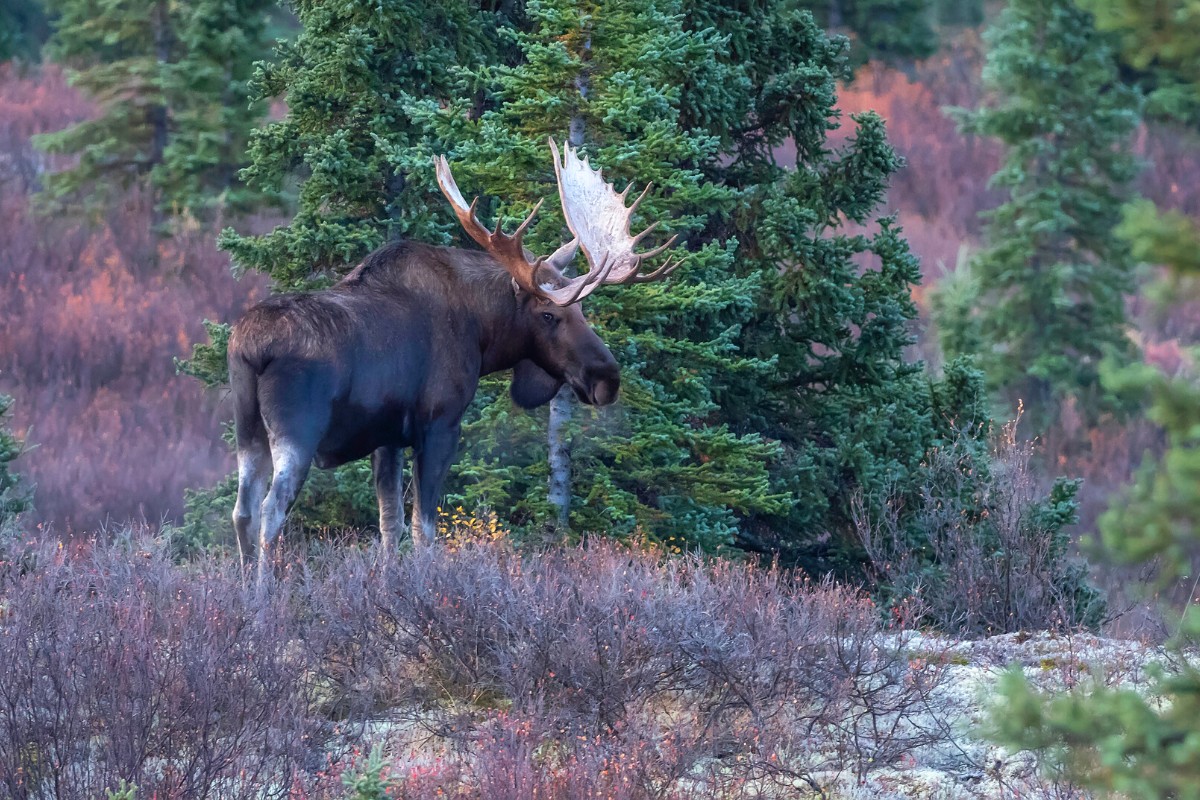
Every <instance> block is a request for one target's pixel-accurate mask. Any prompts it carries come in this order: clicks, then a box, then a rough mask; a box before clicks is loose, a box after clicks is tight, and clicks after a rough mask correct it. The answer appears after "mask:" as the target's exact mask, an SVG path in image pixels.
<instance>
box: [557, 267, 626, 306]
mask: <svg viewBox="0 0 1200 800" xmlns="http://www.w3.org/2000/svg"><path fill="white" fill-rule="evenodd" d="M611 270H612V262H610V261H608V260H607V257H605V258H604V259H603V260H601V262H600V266H599V267H597V268H596V269H593V270H591V271H589V272H588V273H587V274H585V275H580V276H579V277H578V278H575V279H573V280H572V281H570V282H569V283H567V285H566V286H562V287H559V288H558V289H548V288H546V287H544V286H543V287H542V291H543V292H544V293H545V294H546V296H547V299H549V300H550V301H551V302H553V303H555V304H556V305H560V306H569V305H571V304H572V303H578V302H579V301H581V300H583V299H584V298H585V297H587V296H588V295H589V294H591V293H592V292H594V291H596V289H598V288H599V287H600V286H601V285H603V283H604V282H605V281H604V278H605V277H607V275H608V273H609V272H610V271H611Z"/></svg>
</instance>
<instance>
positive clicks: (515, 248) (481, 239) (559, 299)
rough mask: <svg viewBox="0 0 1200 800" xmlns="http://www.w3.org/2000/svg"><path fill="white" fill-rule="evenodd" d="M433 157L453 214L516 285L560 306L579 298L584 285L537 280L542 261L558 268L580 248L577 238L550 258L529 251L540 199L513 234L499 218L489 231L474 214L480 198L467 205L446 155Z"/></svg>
mask: <svg viewBox="0 0 1200 800" xmlns="http://www.w3.org/2000/svg"><path fill="white" fill-rule="evenodd" d="M433 161H434V165H435V166H436V167H437V181H438V186H439V187H441V190H442V194H444V195H446V199H447V200H449V201H450V205H451V206H452V207H453V208H454V214H455V216H457V217H458V221H459V222H460V223H461V224H462V226H463V229H464V230H465V231H466V232H467V235H468V236H470V237H471V238H472V239H474V240H475V241H476V243H478V244H479V246H480V247H482V248H483V249H484V250H486V251H487V252H488V253H490V254H491V256H492V257H493V258H495V259H496V260H497V261H499V262H500V264H501V266H503V267H504V268H505V269H506V270H507V271H508V274H509V275H511V276H512V279H513V281H515V282H516V284H517V286H519V287H521V288H522V289H524V290H525V291H527V292H529V293H530V294H533V295H535V296H537V297H541V298H543V299H545V300H549V301H550V302H552V303H555V304H557V305H560V306H566V305H570V304H571V303H574V302H576V300H578V299H579V295H580V293H581V292H582V291H583V287H576V286H574V285H568V286H563V287H553V286H542V285H540V284H539V283H538V281H537V271H538V269H540V268H541V266H542V265H543V264H549V265H550V266H552V267H554V268H555V269H558V270H561V269H563V268H564V267H566V265H568V264H570V263H571V261H572V259H574V258H575V253H576V252H577V251H578V250H579V243H578V241H575V240H572V241H570V242H567V243H566V244H564V245H563V246H562V247H560V248H558V249H557V250H555V251H554V253H553V255H551V256H550V257H549V258H537V259H534V258H531V257H530V255H529V252H528V251H527V250H526V249H525V248H524V246H523V245H522V244H521V242H522V240H523V239H524V238H525V231H526V230H528V228H529V225H530V224H531V223H532V222H533V218H534V216H535V215H536V214H537V212H538V209H540V208H541V207H542V201H541V200H539V201H538V204H537V205H536V206H534V207H533V211H531V212H529V216H528V217H526V218H525V221H524V222H522V223H521V224H520V225H518V226H517V229H516V230H515V231H513V234H512V235H511V236H509V235H508V234H506V233H504V232H503V231H502V230H501V229H500V226H501V222H500V220H496V230H494V231H489V230H488V229H487V227H486V226H484V224H483V223H482V222H480V221H479V218H478V217H476V216H475V206H477V205H478V204H479V198H478V197H476V198H475V199H474V200H472V201H471V204H470V205H469V206H468V205H467V201H466V200H464V199H463V196H462V192H460V191H459V190H458V184H457V183H455V182H454V175H453V174H452V173H451V172H450V164H449V163H447V161H446V157H445V156H438V157H437V158H435V159H434V160H433ZM585 277H586V276H585Z"/></svg>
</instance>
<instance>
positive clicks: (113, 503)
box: [0, 65, 262, 529]
mask: <svg viewBox="0 0 1200 800" xmlns="http://www.w3.org/2000/svg"><path fill="white" fill-rule="evenodd" d="M87 113H88V108H87V106H86V104H84V103H83V102H82V101H81V100H80V99H79V97H78V96H77V95H76V93H75V92H74V91H72V90H71V89H70V88H69V87H67V86H66V85H65V83H64V81H63V78H62V75H61V73H60V72H59V71H58V70H57V69H54V68H52V67H47V68H45V69H44V70H43V71H42V72H40V73H36V74H32V75H29V76H23V75H21V74H19V73H17V72H16V71H15V70H13V69H12V68H11V67H8V66H3V65H0V241H3V242H4V246H3V247H2V248H0V391H4V392H8V393H11V394H13V395H14V396H15V397H16V398H17V403H16V405H15V407H14V422H15V425H16V427H17V430H18V431H20V432H21V433H23V434H24V436H25V438H26V439H27V441H28V442H29V443H30V444H31V445H34V446H35V447H34V449H33V450H32V451H31V452H29V453H28V454H27V455H26V456H24V457H23V458H22V460H21V462H20V464H19V468H20V469H21V471H22V473H23V474H25V475H26V476H27V477H28V478H29V479H30V480H31V481H32V482H33V483H35V484H36V486H37V494H36V498H35V506H36V511H37V514H38V516H39V518H40V519H42V520H45V521H54V522H56V523H58V524H59V525H60V526H62V527H65V528H67V529H71V528H74V529H91V528H94V527H95V526H96V525H99V524H103V523H104V522H106V521H107V520H109V519H115V520H125V519H129V518H134V517H142V518H151V519H157V518H159V517H161V516H173V515H175V514H177V513H179V512H180V511H181V508H182V500H183V490H184V489H185V488H187V487H194V486H198V485H204V484H210V483H212V482H213V481H215V479H216V478H217V477H218V476H219V475H222V474H224V473H226V472H227V471H228V470H229V469H230V468H231V465H232V460H231V458H230V456H229V455H228V453H227V448H226V447H225V445H224V444H223V443H222V442H221V440H220V431H221V419H222V418H223V417H224V416H225V415H224V414H223V413H217V411H216V409H215V398H213V397H208V396H205V394H204V392H203V390H202V389H201V388H200V386H199V385H198V384H197V383H196V382H194V381H192V380H190V379H186V378H179V377H176V375H175V366H174V361H173V359H174V358H176V357H181V356H185V355H187V354H188V353H189V352H190V349H191V343H192V342H194V341H197V340H199V339H200V338H202V337H203V329H202V327H201V320H203V319H204V318H206V317H208V318H215V319H228V318H230V317H232V316H234V315H235V314H236V313H237V311H238V310H239V309H240V308H242V307H243V306H245V305H246V304H247V302H248V298H249V296H250V295H251V294H252V292H253V291H254V290H255V289H256V288H259V287H261V285H262V284H261V282H255V281H248V282H246V283H242V284H239V283H238V282H237V281H235V280H234V279H233V277H232V276H231V275H230V273H229V268H228V263H229V262H228V258H227V257H226V256H225V255H223V254H221V253H219V252H218V251H217V250H216V247H215V244H214V234H213V233H212V232H210V231H184V232H182V233H180V234H179V235H177V236H175V237H174V238H172V239H170V240H161V241H160V240H159V239H158V238H157V237H156V236H155V235H154V234H153V233H151V231H150V228H149V220H150V214H149V209H148V207H147V204H146V200H145V198H144V197H141V196H139V195H138V194H137V193H136V192H131V193H129V194H128V195H127V196H126V199H125V200H124V202H122V203H120V204H119V205H118V206H116V207H114V208H112V209H110V210H109V212H108V213H107V215H106V216H105V217H104V218H103V219H101V220H97V221H95V222H94V223H87V222H84V221H80V220H73V219H67V218H51V217H47V216H43V215H38V214H36V213H35V212H34V211H33V209H32V203H33V199H34V198H33V193H34V192H35V191H36V189H37V187H38V180H39V178H40V176H41V175H42V174H43V173H44V172H45V171H46V170H47V169H50V168H52V167H55V166H57V165H55V164H53V163H51V160H50V159H49V158H48V157H46V156H45V155H43V154H41V153H40V152H39V151H37V150H36V149H35V148H33V146H32V145H31V144H30V141H29V139H30V136H31V135H33V134H35V133H39V132H44V131H50V130H55V129H58V128H61V127H63V126H65V125H67V124H68V123H70V122H73V121H75V120H78V119H80V118H82V117H83V116H85V115H86V114H87Z"/></svg>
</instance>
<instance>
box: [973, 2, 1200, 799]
mask: <svg viewBox="0 0 1200 800" xmlns="http://www.w3.org/2000/svg"><path fill="white" fill-rule="evenodd" d="M1086 5H1087V6H1089V7H1092V8H1094V9H1095V10H1096V12H1097V18H1098V22H1099V23H1100V24H1101V25H1103V26H1104V27H1105V29H1106V30H1113V31H1114V32H1115V33H1116V34H1118V35H1119V36H1120V37H1121V40H1122V41H1123V42H1124V43H1125V47H1126V50H1127V52H1128V54H1129V55H1130V56H1131V57H1133V58H1136V60H1137V61H1136V63H1140V64H1155V65H1157V68H1158V69H1161V70H1162V73H1160V77H1162V78H1163V79H1164V80H1162V81H1161V82H1160V83H1159V85H1160V86H1161V87H1164V88H1166V89H1167V90H1168V94H1169V95H1170V97H1173V98H1175V99H1178V98H1183V97H1188V96H1200V69H1198V68H1197V66H1196V65H1197V61H1196V58H1195V56H1196V55H1197V54H1198V53H1200V48H1198V46H1197V42H1196V40H1195V38H1194V36H1193V31H1194V30H1195V25H1196V24H1197V23H1200V4H1198V3H1197V2H1195V0H1170V2H1166V3H1159V4H1149V5H1148V4H1144V3H1136V2H1126V1H1125V0H1120V2H1114V3H1104V4H1101V3H1098V2H1088V3H1087V4H1086ZM1164 20H1169V21H1170V22H1171V24H1169V25H1162V24H1160V23H1162V22H1163V21H1164ZM1133 78H1134V79H1135V80H1136V79H1138V76H1136V75H1135V76H1133ZM1193 107H1194V106H1193V104H1192V103H1190V102H1184V103H1174V102H1164V103H1161V104H1160V105H1159V109H1160V110H1168V109H1171V108H1174V109H1175V111H1176V113H1178V114H1179V115H1180V116H1179V117H1178V119H1179V121H1181V122H1188V123H1189V124H1192V125H1195V119H1196V117H1195V116H1194V115H1193V111H1192V109H1193ZM1118 233H1119V234H1120V235H1121V236H1122V237H1123V238H1124V239H1126V240H1127V241H1128V242H1129V243H1130V245H1131V247H1132V249H1133V253H1134V256H1135V257H1136V258H1137V259H1138V260H1139V261H1142V262H1146V263H1151V264H1165V265H1167V266H1168V267H1170V269H1171V273H1172V277H1171V278H1170V280H1169V282H1168V284H1167V286H1166V287H1164V289H1166V290H1167V291H1163V292H1161V294H1162V295H1163V296H1164V297H1169V298H1171V302H1180V301H1182V300H1185V299H1188V300H1192V301H1194V299H1195V297H1196V287H1197V283H1196V279H1197V277H1200V225H1198V224H1197V222H1196V220H1194V219H1189V218H1187V217H1184V216H1183V215H1181V214H1179V213H1175V212H1172V213H1165V214H1164V213H1160V212H1158V211H1157V210H1156V209H1155V208H1154V207H1153V205H1151V204H1150V203H1148V202H1144V201H1142V202H1139V203H1136V204H1134V205H1132V206H1130V207H1129V208H1128V209H1127V210H1126V212H1125V214H1124V219H1123V221H1122V224H1121V226H1120V229H1119V231H1118ZM1189 352H1190V355H1191V364H1190V366H1189V367H1188V368H1187V369H1186V370H1185V371H1184V372H1182V373H1181V374H1179V375H1177V376H1174V377H1167V376H1165V375H1163V374H1161V373H1159V372H1158V371H1157V370H1155V369H1154V368H1152V367H1149V366H1145V365H1136V366H1131V367H1127V368H1125V369H1120V370H1114V371H1113V372H1112V374H1111V375H1109V376H1107V380H1106V382H1107V383H1108V384H1109V386H1110V387H1111V388H1112V389H1113V391H1117V392H1134V393H1137V394H1140V395H1145V396H1147V397H1148V398H1149V400H1150V401H1151V405H1150V417H1151V419H1152V420H1153V421H1154V422H1156V423H1157V424H1158V425H1160V426H1161V427H1162V429H1163V432H1164V434H1165V437H1166V440H1167V450H1166V452H1165V453H1164V454H1163V456H1162V457H1161V458H1158V459H1153V460H1149V461H1147V463H1146V464H1145V465H1144V466H1143V467H1142V469H1141V470H1140V471H1139V473H1138V474H1137V475H1136V477H1135V479H1134V482H1133V485H1132V486H1131V487H1129V488H1128V489H1127V490H1126V491H1125V492H1123V493H1122V494H1121V495H1120V496H1118V497H1117V498H1115V500H1114V502H1113V505H1112V507H1111V508H1110V510H1109V511H1108V512H1107V513H1106V514H1105V516H1104V517H1102V518H1101V520H1100V529H1101V534H1102V538H1103V545H1104V548H1105V550H1106V551H1107V552H1108V553H1110V554H1112V555H1114V556H1116V557H1117V558H1119V559H1121V560H1123V561H1125V562H1128V563H1131V564H1147V563H1148V564H1152V565H1154V566H1155V569H1156V571H1157V572H1158V575H1157V578H1156V580H1155V581H1154V584H1155V585H1157V586H1162V585H1165V584H1166V583H1167V582H1170V581H1172V580H1177V579H1180V578H1183V579H1185V580H1186V581H1187V583H1186V585H1188V586H1191V585H1192V581H1191V580H1189V579H1188V578H1190V576H1192V575H1194V573H1195V568H1196V565H1195V561H1194V559H1195V553H1196V545H1197V540H1198V538H1200V375H1198V374H1197V371H1196V368H1195V365H1196V364H1197V363H1200V348H1195V347H1193V348H1190V351H1189ZM1175 613H1178V614H1179V618H1178V634H1177V636H1176V637H1175V638H1174V640H1173V641H1172V642H1171V643H1170V646H1171V647H1173V648H1176V649H1179V650H1183V651H1188V650H1190V651H1193V652H1194V648H1195V646H1196V644H1197V642H1198V641H1200V614H1198V613H1197V610H1196V606H1195V604H1194V603H1193V602H1190V599H1189V602H1188V603H1187V605H1186V608H1185V609H1183V610H1182V611H1176V612H1175ZM1003 694H1004V700H1003V703H1002V704H1001V705H1000V706H999V712H1000V713H997V714H995V715H994V720H993V723H994V725H995V727H996V733H997V736H998V738H1000V739H1001V740H1002V741H1004V742H1006V743H1008V744H1009V745H1011V746H1014V747H1022V748H1037V749H1042V750H1044V751H1045V753H1046V755H1047V756H1048V757H1049V758H1050V760H1051V761H1053V762H1055V763H1058V764H1060V765H1061V766H1063V767H1065V768H1066V770H1067V772H1068V775H1069V776H1070V777H1071V778H1072V779H1073V780H1074V781H1076V782H1078V783H1079V784H1081V785H1083V786H1085V787H1087V788H1090V789H1095V790H1097V791H1099V792H1101V793H1119V794H1121V795H1122V796H1127V797H1139V798H1147V799H1148V800H1167V798H1173V799H1175V800H1186V799H1187V798H1192V800H1195V798H1198V797H1200V670H1198V669H1196V667H1195V665H1194V662H1191V661H1190V660H1189V658H1188V657H1186V656H1185V657H1183V658H1177V659H1175V660H1174V662H1173V664H1172V666H1171V668H1170V669H1164V670H1162V672H1161V674H1160V676H1159V678H1158V680H1157V682H1156V684H1155V685H1154V687H1153V690H1152V691H1151V693H1150V696H1148V697H1147V696H1144V695H1143V694H1139V693H1137V692H1134V691H1132V690H1124V689H1119V688H1105V687H1099V688H1095V689H1093V690H1091V691H1090V692H1085V691H1075V692H1072V693H1069V694H1067V695H1065V696H1058V697H1054V698H1048V697H1043V696H1039V695H1038V694H1037V693H1036V692H1034V691H1033V690H1032V689H1031V688H1030V687H1029V686H1028V684H1026V683H1025V682H1024V681H1023V680H1022V679H1021V678H1020V676H1017V675H1013V676H1010V677H1009V678H1008V679H1007V681H1006V684H1005V685H1004V686H1003Z"/></svg>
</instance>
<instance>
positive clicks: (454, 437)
mask: <svg viewBox="0 0 1200 800" xmlns="http://www.w3.org/2000/svg"><path fill="white" fill-rule="evenodd" d="M549 145H550V149H551V151H552V153H553V157H554V171H555V176H556V178H557V182H558V191H559V196H560V198H561V200H562V209H563V214H564V216H565V218H566V222H567V226H568V228H569V230H570V232H571V234H572V235H573V237H574V238H572V239H571V241H569V242H567V243H566V244H564V245H562V246H561V247H560V248H558V249H557V250H556V251H555V252H554V253H552V254H551V255H549V256H534V255H533V254H531V253H530V252H529V251H528V250H526V249H525V248H524V246H523V245H522V240H523V237H524V234H525V232H526V230H527V229H528V228H529V225H530V224H531V223H532V222H533V219H534V216H535V215H536V214H537V213H538V210H539V209H540V208H541V205H542V203H541V202H538V204H537V205H536V206H535V207H534V208H533V210H532V211H531V212H530V214H529V216H528V217H526V218H525V220H524V221H523V222H522V223H521V224H520V225H519V226H518V227H517V228H516V230H515V231H514V232H513V233H512V234H511V235H509V234H506V233H504V232H503V231H502V228H501V224H500V222H499V221H497V224H496V228H495V230H489V229H488V228H487V227H485V226H484V225H483V223H481V222H480V221H479V219H478V218H477V217H476V215H475V209H476V206H477V204H478V202H479V198H478V197H476V198H475V200H474V201H472V202H471V204H470V205H468V204H467V203H466V202H465V200H464V199H463V196H462V193H461V192H460V191H459V189H458V186H457V185H456V184H455V181H454V177H453V175H452V174H451V172H450V165H449V163H448V162H447V161H446V158H445V156H439V157H437V158H435V159H434V164H435V169H436V173H437V182H438V185H439V187H440V188H441V190H442V193H443V194H444V195H445V196H446V199H447V200H449V202H450V205H451V206H452V208H453V210H454V213H455V215H456V216H457V217H458V220H459V222H460V223H461V224H462V226H463V228H464V229H465V230H466V233H467V235H468V236H470V237H471V239H473V240H474V241H475V242H476V243H478V244H479V245H480V246H481V247H482V248H483V250H484V252H477V251H470V250H462V249H457V248H452V247H438V246H433V245H427V244H420V243H416V242H409V241H402V242H393V243H391V244H387V245H384V246H383V247H381V248H380V249H378V250H376V251H375V252H373V253H371V254H370V255H369V256H367V257H366V258H365V259H364V260H363V261H362V263H360V264H359V265H358V266H356V267H355V268H354V269H353V270H352V271H350V272H349V273H348V274H347V275H346V276H345V277H344V278H343V279H342V280H341V281H340V282H339V283H337V284H335V285H334V286H332V287H330V288H328V289H324V290H322V291H317V292H311V293H300V294H282V295H276V296H273V297H271V298H269V299H267V300H264V301H262V302H260V303H258V304H257V305H255V306H253V307H252V308H251V309H250V310H249V311H247V312H246V314H245V315H244V316H243V317H242V318H241V319H240V320H239V321H238V322H237V323H236V324H235V325H234V327H233V330H232V332H231V334H230V337H229V350H228V353H229V380H230V385H231V388H232V396H233V406H234V430H235V434H236V443H237V462H238V493H237V504H236V506H235V508H234V511H233V522H234V528H235V530H236V531H237V541H238V550H239V552H240V555H241V558H242V562H243V564H246V563H248V562H249V561H251V560H253V559H254V558H255V554H256V553H255V551H256V544H257V558H258V576H259V579H260V580H262V579H263V578H264V571H265V569H266V564H267V562H268V561H269V559H270V557H271V553H272V547H273V544H274V543H275V542H276V540H277V538H278V536H279V533H280V530H281V528H282V527H283V524H284V520H285V518H286V516H287V513H288V510H289V509H290V507H291V505H292V503H293V502H294V501H295V499H296V497H297V495H298V493H299V491H300V488H301V486H302V485H303V483H304V480H305V478H306V477H307V475H308V471H309V469H310V467H311V465H312V464H313V463H316V465H317V466H318V467H320V468H323V469H331V468H333V467H336V466H339V465H341V464H345V463H347V462H349V461H354V460H356V459H360V458H365V457H366V456H368V455H370V456H371V467H372V472H373V476H374V483H375V493H376V497H377V499H378V502H379V530H380V539H381V546H382V549H383V550H384V551H385V552H390V550H391V548H392V547H393V546H394V545H393V542H394V540H395V539H396V537H397V536H398V535H399V534H400V533H401V532H402V527H403V521H404V507H403V485H402V474H403V465H404V462H403V457H404V456H403V451H404V449H405V448H411V449H412V451H413V459H414V461H413V479H414V484H415V491H414V496H413V513H412V517H413V520H412V537H413V544H414V546H417V547H423V546H427V545H429V544H430V543H432V542H433V541H434V536H435V533H436V529H435V520H436V513H437V504H438V500H439V498H440V496H441V491H442V484H443V482H444V481H445V478H446V474H447V472H448V471H449V468H450V465H451V461H452V459H453V456H454V452H455V450H456V448H457V446H458V439H459V427H460V423H461V420H462V416H463V413H464V412H465V410H466V408H467V405H468V404H469V403H470V402H471V399H472V398H473V397H474V396H475V390H476V387H477V386H478V383H479V379H480V377H482V376H484V375H487V374H489V373H492V372H497V371H500V370H507V369H511V370H512V371H513V377H512V384H511V387H510V394H511V396H512V399H513V401H514V402H515V403H516V404H517V405H518V406H520V407H522V408H527V409H528V408H536V407H537V406H540V405H542V404H544V403H547V402H549V401H550V400H551V398H553V397H554V395H555V394H557V392H558V391H559V389H560V388H561V387H562V386H563V384H564V383H565V384H566V385H568V386H570V387H571V389H572V390H573V391H574V393H575V395H576V397H578V398H579V400H580V401H582V402H584V403H587V404H590V405H596V406H605V405H608V404H610V403H612V402H613V401H615V400H616V399H617V392H618V389H619V387H620V368H619V367H618V365H617V362H616V360H615V359H614V358H613V355H612V353H611V352H609V350H608V348H607V347H605V345H604V343H603V342H602V341H601V339H600V337H599V336H598V335H597V334H596V332H595V331H594V330H592V328H591V327H590V326H589V325H588V323H587V322H586V320H585V319H584V316H583V312H582V311H581V310H580V306H579V304H580V302H581V301H582V300H583V299H584V298H586V297H587V296H588V295H590V294H591V293H592V292H593V291H595V290H596V289H597V288H598V287H600V286H602V285H607V284H630V283H642V282H647V281H653V280H660V279H662V278H664V277H666V276H667V275H669V274H670V273H671V272H673V271H674V270H675V269H676V268H677V267H678V266H679V264H680V263H681V262H680V260H679V259H677V258H674V257H672V256H668V258H667V260H666V262H665V263H663V264H662V266H661V267H660V268H659V269H657V270H655V271H653V272H649V273H646V272H643V271H642V269H641V266H642V262H643V261H644V260H645V259H648V258H652V257H654V256H657V255H660V254H662V253H663V252H665V251H666V250H667V249H668V248H669V247H671V245H672V244H673V243H674V241H675V237H671V238H670V239H669V240H668V241H667V242H665V243H664V244H662V245H660V246H658V247H655V248H653V249H651V250H648V251H646V252H642V253H638V252H636V251H635V248H636V247H637V246H638V244H639V243H640V242H641V241H642V240H643V239H644V238H645V237H646V236H647V235H648V234H649V233H650V232H651V231H652V230H654V228H655V227H656V226H657V223H654V224H652V225H650V227H648V228H646V229H645V230H643V231H642V232H641V233H639V234H638V235H636V236H631V235H630V232H629V226H630V221H631V218H632V216H633V214H634V212H635V211H636V209H637V207H638V204H639V203H640V202H641V201H642V199H643V198H644V197H645V196H646V194H647V193H648V192H649V191H650V189H651V186H649V185H648V186H646V188H645V190H643V192H642V193H641V195H640V196H639V197H638V198H637V199H636V200H635V201H634V202H633V204H632V205H630V206H628V207H626V205H625V197H626V195H627V194H628V192H629V187H626V189H625V191H624V192H621V193H618V192H617V191H616V190H615V188H614V187H613V185H612V184H611V183H607V182H605V180H604V178H603V176H602V174H601V172H600V170H599V169H593V168H592V167H591V165H590V164H589V163H588V162H587V160H586V159H582V160H581V159H580V158H579V155H578V152H577V151H576V150H575V149H573V148H572V147H570V146H569V145H564V147H563V153H562V155H561V157H560V154H559V150H558V147H557V145H556V144H555V142H554V140H553V139H551V140H550V142H549ZM580 249H582V250H583V254H584V256H585V258H586V260H587V263H588V271H587V272H585V273H583V274H582V275H580V276H578V277H575V278H571V279H568V278H567V277H565V276H564V274H563V271H564V270H565V269H566V268H567V267H568V265H569V264H570V263H571V262H572V261H573V259H574V258H575V256H576V254H577V252H578V251H579V250H580ZM255 535H257V543H256V542H255V541H254V536H255Z"/></svg>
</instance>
